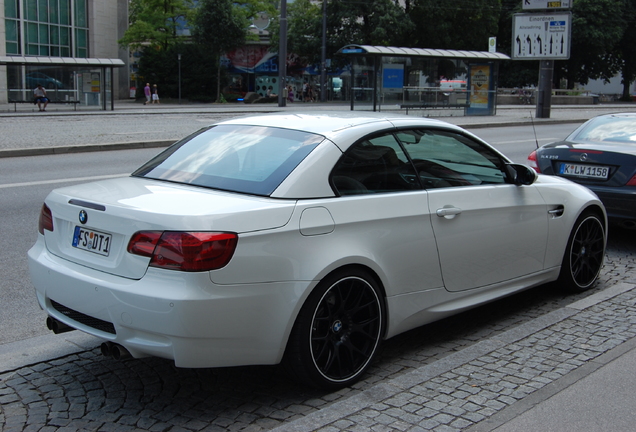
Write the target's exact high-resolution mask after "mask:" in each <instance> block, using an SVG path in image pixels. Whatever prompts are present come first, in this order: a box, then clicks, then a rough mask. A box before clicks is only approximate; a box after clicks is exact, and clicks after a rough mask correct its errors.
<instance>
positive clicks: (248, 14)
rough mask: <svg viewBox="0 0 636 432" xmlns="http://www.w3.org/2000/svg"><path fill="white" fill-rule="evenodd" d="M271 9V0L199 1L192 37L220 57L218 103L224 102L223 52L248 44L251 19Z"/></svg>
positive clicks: (218, 60) (216, 56) (218, 58)
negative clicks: (239, 0)
mask: <svg viewBox="0 0 636 432" xmlns="http://www.w3.org/2000/svg"><path fill="white" fill-rule="evenodd" d="M271 9H272V6H271V2H269V1H257V0H251V1H243V2H235V1H232V0H199V3H198V6H197V9H196V14H195V15H194V19H193V36H194V40H195V41H196V42H197V43H199V44H203V45H204V46H206V47H207V49H208V50H210V52H211V53H213V55H214V57H215V58H216V59H217V64H218V69H217V91H216V94H217V102H220V101H221V62H220V58H221V55H223V54H225V53H226V52H229V51H231V50H233V49H234V48H238V47H240V46H242V45H245V42H246V41H247V40H248V39H249V35H250V34H249V33H248V30H249V27H250V24H251V20H252V18H254V17H255V16H256V14H257V13H259V12H263V11H265V12H268V11H271Z"/></svg>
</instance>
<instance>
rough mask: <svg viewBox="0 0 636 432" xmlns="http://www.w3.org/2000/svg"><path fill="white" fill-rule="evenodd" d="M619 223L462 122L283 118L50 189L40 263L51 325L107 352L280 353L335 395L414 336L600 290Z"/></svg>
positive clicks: (233, 362) (37, 253)
mask: <svg viewBox="0 0 636 432" xmlns="http://www.w3.org/2000/svg"><path fill="white" fill-rule="evenodd" d="M606 227H607V218H606V214H605V209H604V207H603V204H602V203H601V202H600V201H599V200H598V198H597V197H596V196H595V195H594V194H593V193H592V192H591V191H590V190H588V189H587V188H585V187H582V186H579V185H577V184H574V183H572V182H570V181H568V180H565V179H562V178H558V177H552V176H542V175H539V174H536V173H535V172H534V171H533V170H532V169H531V168H528V167H526V166H524V165H518V164H513V163H511V162H510V160H508V159H507V158H506V157H505V156H504V155H502V154H501V153H499V152H497V151H496V150H495V149H493V148H492V147H490V146H489V145H488V144H486V143H485V142H483V141H481V140H480V139H479V138H477V137H475V136H474V135H472V134H470V133H468V132H466V131H464V130H463V129H461V128H459V127H456V126H453V125H450V124H447V123H444V122H441V121H436V120H428V119H422V118H414V117H406V116H398V115H395V116H393V115H386V114H374V113H367V114H363V113H352V112H349V113H337V114H335V113H334V114H297V113H283V114H272V115H262V116H252V117H246V118H239V119H233V120H229V121H224V122H221V123H218V124H215V125H213V126H210V127H208V128H205V129H203V130H201V131H199V132H197V133H195V134H193V135H191V136H189V137H187V138H185V139H183V140H181V141H179V142H177V143H176V144H174V145H173V146H171V147H169V148H168V149H166V150H165V151H164V152H162V153H160V154H159V155H158V156H156V157H155V158H153V159H152V160H151V161H149V162H148V163H146V164H145V165H144V166H142V167H141V168H139V169H138V170H137V171H135V172H134V173H133V174H132V175H131V176H129V177H126V178H117V179H112V180H105V181H98V182H94V183H88V184H83V185H79V186H71V187H65V188H61V189H57V190H54V191H53V192H51V193H50V194H49V196H48V197H47V198H46V200H45V203H44V205H43V206H42V211H41V215H40V221H39V232H40V235H39V236H38V239H37V242H36V244H35V245H34V246H33V248H32V249H31V250H30V251H29V266H30V273H31V278H32V281H33V284H34V286H35V288H36V293H37V298H38V301H39V303H40V305H41V307H42V308H43V309H44V310H45V311H46V312H47V313H48V316H49V318H48V319H47V324H48V326H49V328H50V329H51V330H53V331H55V332H56V333H57V332H63V331H68V330H73V329H78V330H81V331H84V332H86V333H90V334H92V335H94V336H97V337H98V338H101V339H102V340H103V341H104V343H103V344H102V351H103V352H104V354H106V355H111V356H114V357H115V358H123V357H127V356H132V357H135V358H140V357H144V356H157V357H163V358H167V359H172V360H174V362H175V364H176V366H179V367H188V368H200V367H220V366H238V365H253V364H277V363H280V362H283V363H284V364H285V365H286V366H287V367H288V369H289V371H290V373H291V374H292V375H293V376H295V377H296V378H298V379H300V380H301V381H303V382H306V383H308V384H311V385H314V386H318V387H323V388H338V387H342V386H347V385H350V384H351V383H353V382H354V381H356V380H357V379H359V378H360V376H361V375H362V374H363V373H364V372H365V370H366V369H367V368H368V367H369V364H370V363H371V361H372V360H373V358H374V356H375V354H376V353H377V351H378V348H379V345H380V343H381V341H382V340H384V339H387V338H390V337H392V336H395V335H397V334H399V333H402V332H404V331H407V330H409V329H412V328H415V327H418V326H421V325H423V324H426V323H429V322H432V321H435V320H438V319H440V318H443V317H446V316H448V315H451V314H454V313H458V312H461V311H464V310H466V309H468V308H472V307H475V306H478V305H480V304H483V303H486V302H488V301H491V300H494V299H496V298H499V297H502V296H505V295H509V294H512V293H514V292H517V291H520V290H523V289H527V288H529V287H532V286H536V285H539V284H544V283H546V282H551V281H558V284H555V285H557V286H558V285H560V286H563V287H565V288H568V289H571V290H579V291H580V290H585V289H587V288H589V287H590V286H592V285H593V284H594V283H595V281H596V279H597V277H598V274H599V272H600V270H601V267H602V264H603V256H604V250H605V244H606Z"/></svg>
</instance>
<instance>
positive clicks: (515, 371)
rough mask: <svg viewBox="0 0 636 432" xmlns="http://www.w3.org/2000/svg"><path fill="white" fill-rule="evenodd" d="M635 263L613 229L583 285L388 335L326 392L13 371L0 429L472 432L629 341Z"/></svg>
mask: <svg viewBox="0 0 636 432" xmlns="http://www.w3.org/2000/svg"><path fill="white" fill-rule="evenodd" d="M635 253H636V232H634V231H623V230H619V229H614V230H612V231H611V232H610V242H609V245H608V252H607V258H606V264H605V267H604V269H603V273H602V276H601V278H600V282H599V283H598V284H597V286H596V287H595V288H594V289H592V290H590V291H588V292H586V293H582V294H576V295H566V294H563V293H561V292H559V290H558V287H555V286H553V285H544V286H541V287H538V288H536V289H532V290H529V291H526V292H524V293H521V294H518V295H515V296H511V297H509V298H506V299H503V300H500V301H497V302H494V303H491V304H489V305H486V306H483V307H480V308H477V309H474V310H472V311H469V312H466V313H463V314H461V315H458V316H455V317H451V318H448V319H445V320H442V321H439V322H437V323H433V324H430V325H427V326H423V327H421V328H419V329H416V330H413V331H410V332H408V333H405V334H402V335H399V336H397V337H395V338H393V339H391V340H389V341H387V342H386V343H385V344H384V347H383V350H382V353H381V355H380V357H379V358H378V359H377V361H376V362H375V363H374V365H373V367H372V368H371V370H370V371H369V372H368V373H367V375H366V376H365V378H364V380H363V381H361V382H359V383H358V384H356V385H355V386H353V387H351V388H347V389H344V390H341V391H338V392H333V393H329V392H324V391H318V390H314V389H309V388H306V387H302V386H299V385H296V384H295V383H294V382H291V381H289V380H288V379H287V378H286V376H285V374H284V371H282V370H280V369H279V368H278V367H244V368H225V369H179V368H175V367H174V366H173V364H172V363H171V362H169V361H167V360H162V359H154V358H150V359H140V360H126V361H123V362H116V361H114V360H112V359H109V358H104V357H102V356H101V355H100V354H99V352H98V350H90V351H85V352H81V353H79V354H74V355H69V356H66V357H63V358H58V359H54V360H50V361H46V362H41V363H37V364H33V365H30V366H25V367H20V368H19V369H17V370H13V371H8V372H4V373H2V374H0V430H2V431H6V432H9V431H42V432H48V431H56V430H59V431H119V430H122V431H129V430H139V431H170V432H180V431H226V430H227V431H264V430H275V431H278V432H282V431H303V430H307V431H310V430H311V431H313V430H319V431H324V432H330V431H340V430H345V431H351V432H358V431H375V432H377V431H419V430H435V431H452V430H464V429H466V428H469V429H470V428H476V430H478V428H479V427H480V425H484V424H486V423H487V422H488V421H489V419H490V418H492V416H494V415H496V414H497V413H498V412H501V411H502V410H504V409H506V408H507V407H511V406H513V405H514V404H515V403H517V402H519V401H522V400H523V399H524V398H526V397H527V396H528V395H531V394H532V393H533V392H535V391H537V390H538V389H541V388H542V387H544V386H546V385H547V384H549V383H552V382H554V381H555V380H557V379H559V378H560V377H563V376H565V375H566V374H568V372H570V371H573V370H576V369H577V368H579V367H581V366H583V365H585V364H586V363H587V362H589V361H590V360H592V359H594V358H596V357H598V356H600V355H601V354H603V353H604V352H606V351H608V350H610V349H612V348H614V347H616V346H618V345H620V344H621V343H623V342H625V341H627V340H628V339H630V338H633V337H634V336H636V326H634V324H635V323H636V307H635V305H636V290H634V289H633V288H634V285H635V284H636V276H634V266H635V264H634V255H635ZM484 430H488V429H484Z"/></svg>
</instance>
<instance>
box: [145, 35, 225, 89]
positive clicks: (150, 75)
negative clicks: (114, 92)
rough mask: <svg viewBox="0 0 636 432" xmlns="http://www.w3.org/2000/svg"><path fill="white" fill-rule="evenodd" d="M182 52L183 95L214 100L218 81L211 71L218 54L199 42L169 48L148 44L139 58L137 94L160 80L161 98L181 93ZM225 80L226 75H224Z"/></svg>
mask: <svg viewBox="0 0 636 432" xmlns="http://www.w3.org/2000/svg"><path fill="white" fill-rule="evenodd" d="M177 54H181V98H182V99H183V100H190V101H197V102H213V101H214V100H216V98H217V89H216V87H217V85H216V81H215V80H213V79H211V72H214V71H216V69H217V65H218V63H217V58H216V57H215V56H214V55H213V54H212V53H211V52H210V50H208V49H206V48H205V47H203V46H201V45H197V44H180V45H174V46H171V47H169V48H168V49H167V50H165V51H164V50H156V49H152V48H146V49H145V50H144V51H143V56H142V57H141V59H140V60H139V81H138V86H137V97H139V98H143V97H144V96H143V87H144V86H145V84H146V83H150V85H153V84H157V86H158V88H159V95H160V97H161V98H162V99H167V98H172V99H177V98H178V97H179V61H178V56H177ZM222 79H223V80H225V76H223V77H222Z"/></svg>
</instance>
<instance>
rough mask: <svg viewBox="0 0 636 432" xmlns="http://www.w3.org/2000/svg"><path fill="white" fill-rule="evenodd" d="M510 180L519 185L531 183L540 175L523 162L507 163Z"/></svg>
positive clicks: (507, 174)
mask: <svg viewBox="0 0 636 432" xmlns="http://www.w3.org/2000/svg"><path fill="white" fill-rule="evenodd" d="M506 176H507V177H508V182H509V183H512V184H515V185H517V186H521V185H531V184H532V183H534V182H535V181H537V178H538V177H539V176H538V175H537V173H536V171H535V170H533V169H532V168H530V167H529V166H526V165H522V164H506Z"/></svg>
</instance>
